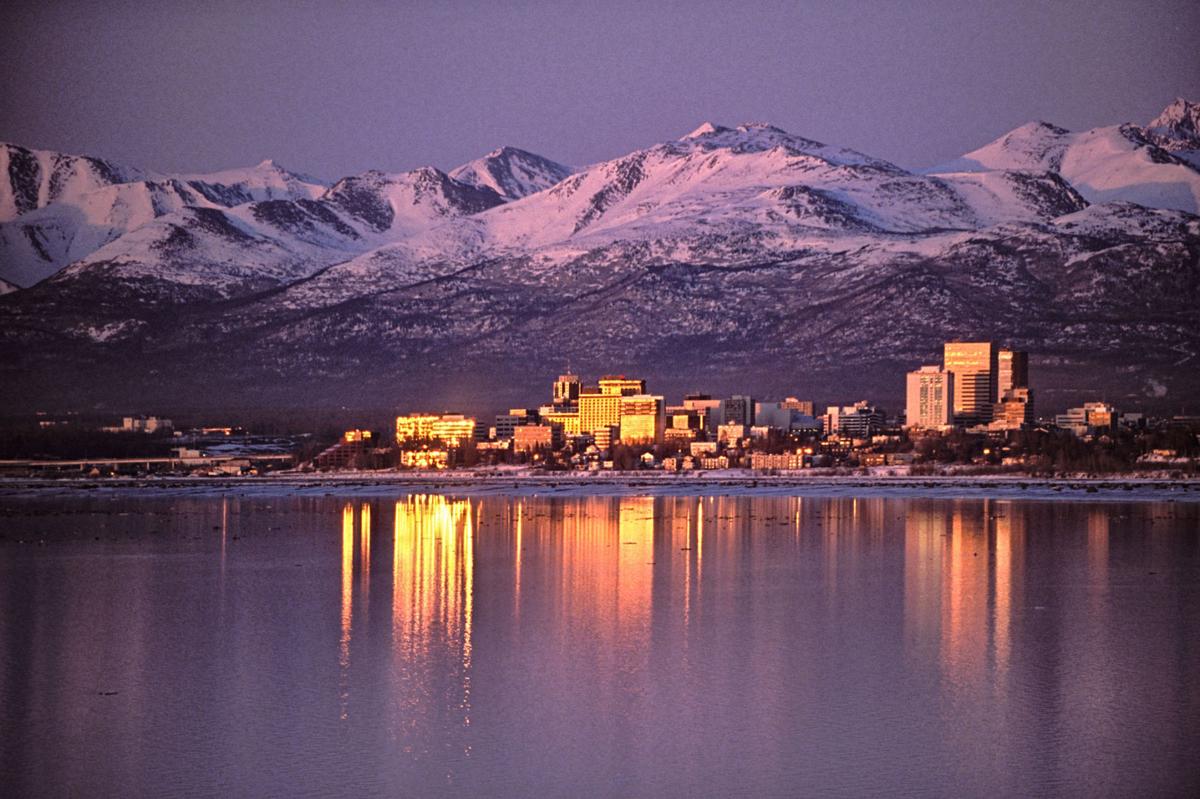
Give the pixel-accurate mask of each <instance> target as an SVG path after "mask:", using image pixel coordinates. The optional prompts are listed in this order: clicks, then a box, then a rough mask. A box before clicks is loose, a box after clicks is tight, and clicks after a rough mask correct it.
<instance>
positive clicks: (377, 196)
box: [0, 124, 1200, 404]
mask: <svg viewBox="0 0 1200 799" xmlns="http://www.w3.org/2000/svg"><path fill="white" fill-rule="evenodd" d="M1105 130H1107V131H1108V133H1105V132H1104V131H1105ZM1099 131H1100V132H1099V133H1096V134H1095V135H1093V136H1091V137H1086V136H1083V135H1082V134H1081V135H1078V136H1077V135H1076V134H1068V133H1067V132H1065V131H1062V130H1061V129H1055V128H1049V127H1047V126H1033V127H1030V128H1028V129H1025V130H1021V131H1019V133H1020V135H1018V136H1013V137H1010V138H1009V141H1008V142H1007V143H1006V144H1005V145H1004V146H1003V147H999V148H998V149H997V152H995V153H991V154H990V157H994V161H993V162H992V163H994V165H995V166H996V167H997V168H990V167H989V166H988V165H987V164H984V163H982V162H981V161H974V162H971V163H963V164H960V165H959V166H958V168H956V169H954V170H944V171H942V172H941V173H938V174H914V173H911V172H908V171H905V170H903V169H901V168H899V167H897V166H895V165H893V164H890V163H888V162H886V161H881V160H878V159H874V158H871V157H869V156H866V155H863V154H861V153H857V152H854V151H851V150H844V149H839V148H836V147H830V146H827V145H824V144H821V143H819V142H815V141H812V140H809V139H805V138H803V137H799V136H793V135H791V134H788V133H786V132H784V131H782V130H779V129H777V128H773V127H770V126H768V125H743V126H740V127H737V128H729V127H721V126H717V125H712V124H705V125H702V126H701V127H700V128H698V129H697V130H695V131H694V132H693V133H691V134H689V135H688V136H685V137H683V138H681V139H679V140H676V141H668V142H665V143H662V144H658V145H655V146H652V147H649V148H646V149H643V150H638V151H635V152H632V153H629V154H628V155H625V156H622V157H620V158H616V159H613V160H610V161H606V162H602V163H598V164H593V165H591V166H589V167H587V168H584V169H582V170H580V171H579V172H577V173H573V174H570V175H567V176H566V177H565V178H563V179H562V180H561V181H559V182H557V183H554V184H552V185H548V186H546V187H544V188H542V189H541V190H540V191H533V193H528V194H525V195H524V196H521V197H517V198H516V199H509V200H508V201H506V196H504V194H505V193H506V194H507V196H514V197H515V196H516V195H517V194H520V193H521V192H524V191H527V190H532V189H534V188H536V187H537V185H538V184H535V183H534V182H533V181H532V178H531V177H530V176H529V174H528V173H526V174H525V178H529V179H528V180H525V178H523V179H522V180H523V181H525V182H521V183H519V184H514V183H509V182H505V181H504V180H502V178H503V177H504V174H505V173H504V172H503V171H501V172H495V171H492V170H491V169H490V167H488V168H485V167H483V166H479V165H478V164H476V166H474V167H472V168H471V169H463V170H461V171H460V170H456V173H458V174H460V176H461V177H463V178H464V180H456V179H455V178H453V177H451V176H450V175H447V174H446V173H443V172H440V171H439V170H436V169H432V168H427V169H419V170H414V171H412V172H407V173H400V174H384V173H381V172H367V173H363V174H361V175H356V176H353V177H349V178H346V179H344V180H341V181H339V182H338V183H336V184H335V185H333V186H331V187H329V188H328V189H327V190H325V191H323V192H321V193H319V194H318V195H317V196H316V197H315V198H310V197H308V196H305V197H300V198H288V199H268V200H262V201H256V202H247V203H242V204H238V205H236V206H235V207H233V208H226V207H224V206H222V205H221V202H227V201H230V198H229V197H216V198H215V199H214V198H213V197H210V196H209V195H205V194H203V193H201V192H200V191H198V190H197V189H196V188H195V187H193V186H192V185H191V184H190V183H188V182H186V181H182V180H181V181H176V183H174V184H170V183H168V184H166V185H165V187H164V189H163V191H164V192H167V193H168V195H169V196H175V197H178V198H180V199H179V202H182V203H183V207H175V206H170V207H167V206H166V205H162V206H159V207H156V206H154V202H155V197H157V195H152V194H151V193H145V194H137V195H136V196H131V197H125V196H124V195H123V194H122V192H129V191H131V189H129V188H128V186H131V185H133V184H128V185H126V184H122V187H114V190H113V192H112V194H113V199H112V201H111V202H108V203H107V204H105V203H97V207H96V217H97V218H98V219H101V220H109V219H112V218H115V217H119V216H120V215H121V214H125V216H124V217H121V218H127V219H133V218H134V217H135V216H136V215H137V214H141V215H142V216H141V217H139V218H144V217H145V216H152V218H151V219H149V221H146V222H144V223H143V224H140V225H138V226H136V227H134V228H133V229H132V230H131V231H129V232H128V233H125V234H124V235H122V236H120V237H119V238H117V239H116V240H114V241H111V242H108V243H107V244H105V245H104V246H103V247H101V248H100V249H98V250H96V251H95V252H93V253H91V254H90V255H88V256H86V257H85V258H83V259H81V260H78V261H76V262H75V263H74V264H72V265H71V266H69V267H67V268H66V269H64V270H63V271H61V272H60V273H58V274H57V275H55V276H53V277H51V278H50V279H48V280H45V281H43V282H41V283H40V284H38V285H36V286H33V287H31V288H28V289H24V290H21V291H18V292H16V293H13V294H10V295H6V296H5V297H4V298H3V299H0V353H4V354H3V355H0V381H4V380H8V381H10V382H11V383H12V385H19V386H23V387H25V388H24V389H22V390H21V391H24V393H21V391H17V392H16V393H17V394H18V395H20V396H21V397H23V398H24V399H23V400H22V401H29V402H35V401H39V400H41V399H45V396H46V393H45V392H46V391H47V389H46V388H45V387H46V386H54V390H55V391H56V392H59V393H55V394H54V395H53V399H55V401H56V402H73V401H76V399H78V398H77V397H73V396H68V395H65V394H62V393H61V381H58V380H56V376H57V374H58V373H59V372H60V371H61V370H62V369H63V368H64V364H66V365H67V366H68V367H69V368H76V369H80V370H91V371H90V372H86V374H87V375H94V377H86V376H81V377H80V379H79V381H77V382H78V384H79V389H78V393H86V394H87V396H86V397H84V398H83V399H85V400H86V401H87V402H89V403H94V402H95V401H96V400H95V395H97V393H98V388H97V387H105V386H107V389H106V390H108V395H107V396H109V397H119V396H124V395H123V394H122V393H121V392H122V391H132V392H133V393H134V394H136V398H137V400H138V401H139V402H144V401H146V400H145V397H146V396H150V395H151V394H153V392H156V391H158V392H161V391H164V390H175V391H180V392H183V394H182V396H184V399H185V400H188V399H189V398H190V397H192V396H193V394H195V393H196V392H197V391H199V392H210V391H212V390H213V389H212V387H213V386H225V387H227V388H228V390H229V391H234V392H236V391H242V390H245V386H248V385H253V386H255V387H256V388H255V390H256V391H258V390H259V388H260V387H261V389H262V391H263V392H264V395H265V392H267V391H275V392H276V393H275V394H274V395H273V396H274V397H276V398H283V400H285V401H293V400H294V398H295V397H296V396H297V391H296V389H297V386H300V385H302V386H305V387H307V390H309V391H311V392H312V393H311V395H309V396H311V397H315V398H321V400H322V401H324V400H326V399H330V398H332V399H333V400H335V401H338V402H341V401H343V400H344V397H343V398H342V399H338V396H339V395H338V392H339V390H340V391H353V392H361V391H363V390H364V389H363V385H362V381H363V380H365V379H375V378H376V377H378V378H379V379H380V380H382V381H383V382H382V383H379V384H378V385H377V386H376V387H375V389H377V391H376V394H377V395H378V396H393V397H404V398H405V400H406V402H408V403H409V404H413V403H417V404H419V402H417V400H420V399H422V398H424V399H425V400H432V399H435V398H436V396H437V392H439V391H441V390H442V389H444V388H445V385H439V384H438V382H437V381H439V380H442V381H443V382H447V381H448V383H449V384H452V383H453V381H455V380H459V381H461V384H462V385H473V386H474V385H478V386H480V387H481V390H483V389H487V390H491V389H493V388H495V386H494V385H492V386H488V385H486V384H487V383H488V381H489V380H492V379H493V378H494V381H499V377H498V376H499V375H500V374H503V375H504V379H505V381H506V383H507V384H510V385H518V384H520V383H521V381H522V380H527V379H528V380H533V379H541V378H540V377H538V374H540V371H539V370H544V369H545V368H546V364H550V363H559V362H562V360H563V359H564V358H565V357H569V358H570V359H571V361H572V362H573V363H579V364H584V365H585V366H586V367H587V368H589V369H590V370H593V371H595V370H599V369H607V368H614V367H620V368H628V369H632V370H635V371H642V370H644V371H645V373H646V374H647V375H648V376H649V377H652V378H654V379H656V380H657V379H658V378H659V377H668V378H669V377H672V376H674V379H679V380H683V379H687V380H689V381H691V380H693V379H694V378H695V376H696V375H697V374H703V375H719V374H724V375H726V376H727V377H730V378H731V380H730V382H731V383H735V385H730V386H729V388H730V389H733V388H737V385H736V383H737V381H740V380H744V379H747V375H750V376H753V374H758V373H761V374H772V375H780V376H781V377H780V381H783V382H786V381H787V380H790V379H792V378H794V377H795V376H796V375H813V374H821V375H823V377H822V379H823V380H825V379H828V380H831V381H833V382H831V383H830V385H834V386H838V387H839V388H844V387H845V386H847V385H850V384H851V383H852V381H853V380H855V379H859V378H862V377H863V376H864V375H874V376H876V377H878V378H879V382H877V383H875V384H872V385H867V384H866V383H862V384H861V388H862V390H863V391H868V390H869V391H876V390H883V391H895V390H896V386H899V385H902V383H903V368H904V365H905V364H911V363H920V362H923V361H924V359H926V358H928V357H931V356H933V355H934V354H935V353H936V352H937V351H939V348H940V346H941V342H942V341H944V340H945V339H946V338H950V337H954V336H972V337H976V336H978V337H994V338H997V339H1003V340H1005V341H1008V342H1010V343H1012V344H1014V345H1016V346H1022V347H1027V348H1030V349H1033V350H1035V351H1036V352H1038V353H1041V354H1042V356H1043V357H1045V358H1047V359H1052V360H1053V362H1054V363H1055V364H1059V365H1062V364H1067V365H1069V366H1070V368H1074V369H1077V370H1079V371H1078V372H1077V373H1076V374H1082V373H1084V372H1085V371H1086V373H1087V374H1089V375H1095V376H1096V377H1095V380H1092V382H1089V383H1087V386H1088V387H1089V391H1092V393H1093V395H1094V389H1095V387H1096V386H1097V385H1099V384H1098V383H1097V382H1095V381H1096V380H1103V381H1111V382H1110V383H1107V384H1106V385H1108V384H1111V385H1112V386H1114V387H1118V388H1119V390H1120V391H1122V392H1127V393H1125V394H1122V395H1120V396H1131V395H1132V396H1136V395H1137V394H1138V392H1140V391H1141V390H1142V389H1141V386H1142V385H1146V384H1147V382H1146V381H1149V380H1153V381H1154V385H1158V384H1160V383H1161V384H1162V385H1169V386H1170V391H1171V392H1178V395H1179V396H1190V395H1194V392H1195V391H1197V390H1200V382H1197V379H1196V378H1195V377H1188V375H1187V374H1186V372H1187V370H1186V369H1181V368H1180V364H1185V363H1193V362H1194V359H1195V358H1197V357H1200V333H1197V331H1200V317H1198V316H1197V314H1198V313H1200V312H1198V311H1197V310H1196V308H1197V305H1196V302H1195V298H1196V297H1197V296H1198V292H1200V260H1198V259H1197V254H1198V253H1200V218H1198V217H1196V216H1194V215H1191V214H1188V213H1186V212H1184V211H1179V210H1161V209H1153V208H1146V207H1143V206H1140V205H1136V204H1130V203H1119V202H1109V203H1097V204H1093V205H1091V206H1089V205H1088V202H1087V201H1086V200H1085V199H1084V197H1082V196H1081V192H1080V191H1079V187H1078V185H1077V184H1074V183H1073V182H1072V181H1071V180H1070V178H1069V175H1070V174H1086V175H1090V174H1092V172H1094V171H1095V170H1096V169H1097V167H1095V165H1094V164H1093V165H1092V166H1088V165H1087V164H1086V163H1084V162H1086V161H1087V158H1085V156H1087V157H1090V158H1092V159H1093V161H1094V162H1095V163H1107V162H1108V161H1109V160H1114V161H1115V163H1116V164H1117V165H1118V166H1122V167H1128V166H1129V165H1130V164H1134V165H1138V168H1139V169H1140V168H1141V167H1142V166H1144V163H1143V161H1142V160H1140V159H1142V156H1146V157H1147V158H1149V163H1150V164H1151V165H1152V166H1153V165H1155V164H1159V165H1168V166H1175V167H1179V168H1181V169H1186V168H1187V167H1186V166H1184V165H1183V164H1182V162H1179V161H1178V159H1175V158H1174V157H1173V156H1171V155H1170V154H1169V153H1167V152H1166V151H1165V150H1162V149H1161V148H1160V147H1157V146H1156V145H1154V144H1153V143H1152V142H1151V141H1150V139H1149V138H1147V137H1148V135H1149V134H1146V135H1143V134H1141V133H1139V132H1138V130H1137V129H1128V128H1127V129H1118V128H1113V129H1099ZM1113 131H1116V135H1117V137H1118V138H1116V139H1114V138H1112V137H1111V136H1110V135H1109V134H1111V133H1112V132H1113ZM1139 142H1140V143H1139ZM985 149H986V148H985ZM499 152H502V151H499ZM1130 152H1132V153H1133V157H1132V158H1130V157H1129V153H1130ZM1122 153H1124V155H1122ZM1160 153H1161V154H1162V155H1159V154H1160ZM1154 158H1158V161H1155V160H1154ZM487 160H488V159H486V158H485V159H481V161H487ZM498 162H499V159H496V163H494V164H492V165H493V166H495V165H496V164H498ZM1077 162H1078V163H1077ZM465 166H466V165H465ZM510 167H511V165H510ZM508 174H513V172H512V170H511V168H510V172H509V173H508ZM1139 174H1140V173H1139ZM1126 177H1128V176H1126ZM1135 177H1136V176H1135ZM1154 177H1158V176H1157V175H1155V176H1154ZM545 179H546V180H547V181H548V180H550V177H546V178H545ZM465 181H470V182H465ZM489 181H490V182H489ZM140 182H141V183H146V184H148V183H150V182H152V181H149V179H148V178H145V177H143V178H141V179H140ZM1127 182H1128V181H1127ZM1093 184H1097V185H1099V184H1098V183H1097V179H1093V180H1092V183H1089V184H1087V185H1089V186H1092V185H1093ZM223 185H224V184H223ZM117 188H119V189H120V190H119V191H118V190H116V189H117ZM1093 188H1094V187H1093ZM97 191H99V190H97ZM92 193H95V192H92ZM171 193H173V195H171ZM89 196H90V195H89ZM118 199H120V200H121V201H120V202H118ZM158 201H159V202H161V203H167V199H165V198H159V200H158ZM218 201H221V202H218ZM171 202H175V200H171ZM205 203H207V205H206V204H205ZM118 210H120V213H118ZM160 210H161V211H163V212H164V213H162V214H161V215H157V216H154V214H156V213H158V211H160ZM39 214H41V215H45V216H47V217H49V216H52V215H51V214H50V211H49V209H46V210H43V211H40V212H33V211H31V212H27V213H25V214H24V215H23V216H24V217H28V218H30V219H32V220H33V221H34V222H37V221H38V220H39V219H41V216H39ZM14 221H17V220H14ZM46 224H47V225H48V224H49V223H48V222H47V223H46ZM73 224H76V226H77V227H79V226H83V227H86V225H83V223H82V222H81V221H80V220H74V222H73ZM149 358H153V359H154V363H155V364H156V365H157V366H161V368H162V369H163V370H167V371H163V372H158V373H155V374H154V375H151V376H149V377H148V376H147V375H146V374H144V372H143V371H142V367H143V365H144V363H145V362H146V359H149ZM864 364H867V365H870V364H874V365H875V367H873V368H871V369H863V368H862V366H863V365H864ZM397 366H399V367H401V368H397ZM1101 366H1102V367H1103V368H1098V367H1101ZM1054 368H1057V367H1054ZM888 369H891V372H888V371H887V370H888ZM168 372H169V374H168ZM80 374H81V375H84V372H80ZM164 375H165V376H166V377H164ZM166 378H169V379H166ZM846 380H850V381H851V383H846V382H845V381H846ZM389 381H390V382H389ZM1039 381H1041V378H1040V377H1039ZM1189 381H1190V382H1189ZM693 385H694V384H693ZM854 385H856V386H857V385H859V384H854ZM1042 385H1044V384H1043V383H1042V382H1039V391H1041V386H1042ZM751 388H753V386H751ZM787 390H792V388H787ZM857 390H858V389H857V388H856V389H855V391H856V392H857ZM1155 390H1156V391H1157V389H1155ZM39 391H41V392H42V393H41V394H39V393H38V392H39ZM422 391H423V392H427V393H426V394H425V395H419V394H418V393H414V392H422ZM146 392H150V393H146ZM1172 395H1174V394H1172ZM1040 396H1043V397H1044V396H1046V395H1045V394H1040ZM1075 399H1078V398H1075ZM81 401H82V400H81Z"/></svg>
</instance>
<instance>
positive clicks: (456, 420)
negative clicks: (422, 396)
mask: <svg viewBox="0 0 1200 799" xmlns="http://www.w3.org/2000/svg"><path fill="white" fill-rule="evenodd" d="M477 429H478V425H477V424H476V422H475V420H474V419H473V418H471V417H468V416H463V415H462V414H459V413H448V414H443V415H442V416H433V415H426V414H410V415H408V416H397V417H396V443H397V444H404V443H406V442H410V441H434V440H437V441H441V442H442V443H444V444H445V445H446V446H448V447H460V446H463V445H465V444H466V443H467V442H468V441H471V440H473V439H474V438H475V435H476V431H477Z"/></svg>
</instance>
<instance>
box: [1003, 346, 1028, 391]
mask: <svg viewBox="0 0 1200 799" xmlns="http://www.w3.org/2000/svg"><path fill="white" fill-rule="evenodd" d="M997 364H998V365H997V372H996V375H997V383H996V401H997V402H1000V401H1003V399H1004V392H1006V391H1009V390H1011V389H1014V388H1029V353H1027V352H1020V351H1017V350H1000V353H999V354H998V355H997Z"/></svg>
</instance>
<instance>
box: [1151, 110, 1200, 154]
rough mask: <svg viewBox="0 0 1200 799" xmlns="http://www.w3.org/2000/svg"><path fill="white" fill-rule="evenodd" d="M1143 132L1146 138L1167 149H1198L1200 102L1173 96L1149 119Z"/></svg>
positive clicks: (1199, 141)
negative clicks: (1171, 101) (1169, 101)
mask: <svg viewBox="0 0 1200 799" xmlns="http://www.w3.org/2000/svg"><path fill="white" fill-rule="evenodd" d="M1144 132H1145V134H1146V137H1147V138H1149V139H1150V140H1151V141H1153V142H1154V143H1155V144H1157V145H1158V146H1160V147H1163V148H1165V149H1167V150H1196V149H1200V103H1194V102H1192V101H1190V100H1185V99H1184V98H1182V97H1177V98H1175V101H1174V102H1173V103H1171V104H1170V105H1168V106H1167V107H1166V108H1164V109H1163V111H1162V113H1161V114H1159V115H1158V116H1157V117H1155V118H1154V119H1153V120H1151V122H1150V124H1149V125H1147V126H1146V129H1145V131H1144Z"/></svg>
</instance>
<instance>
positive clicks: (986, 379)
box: [943, 341, 999, 425]
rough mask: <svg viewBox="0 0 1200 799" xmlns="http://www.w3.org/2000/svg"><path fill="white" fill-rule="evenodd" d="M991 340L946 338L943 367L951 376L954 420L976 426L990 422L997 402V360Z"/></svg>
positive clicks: (994, 346)
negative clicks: (952, 339)
mask: <svg viewBox="0 0 1200 799" xmlns="http://www.w3.org/2000/svg"><path fill="white" fill-rule="evenodd" d="M997 356H998V353H997V351H996V345H995V344H993V343H992V342H990V341H947V342H946V344H945V346H944V348H943V366H944V368H945V369H946V371H947V372H951V373H952V374H953V375H954V421H955V423H956V424H965V425H976V424H985V423H987V422H989V421H991V418H992V406H993V405H994V404H995V402H996V397H997V394H996V386H997V383H998V380H999V378H998V372H999V362H998V357H997Z"/></svg>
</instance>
